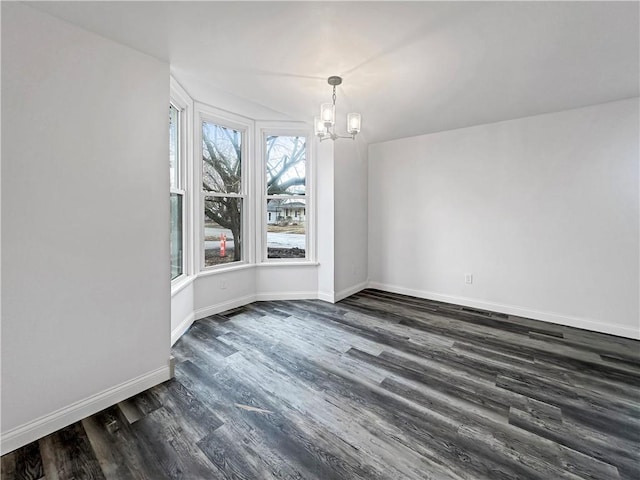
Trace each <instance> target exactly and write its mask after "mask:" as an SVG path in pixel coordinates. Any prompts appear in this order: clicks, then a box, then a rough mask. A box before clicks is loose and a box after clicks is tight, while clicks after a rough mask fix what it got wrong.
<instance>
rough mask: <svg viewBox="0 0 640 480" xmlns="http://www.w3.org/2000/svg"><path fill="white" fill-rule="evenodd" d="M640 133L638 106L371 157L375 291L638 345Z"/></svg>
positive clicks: (494, 127)
mask: <svg viewBox="0 0 640 480" xmlns="http://www.w3.org/2000/svg"><path fill="white" fill-rule="evenodd" d="M638 128H639V125H638V98H633V99H628V100H622V101H618V102H612V103H607V104H601V105H596V106H591V107H587V108H581V109H576V110H569V111H563V112H558V113H553V114H548V115H540V116H535V117H528V118H522V119H518V120H512V121H505V122H500V123H494V124H489V125H481V126H477V127H472V128H464V129H460V130H453V131H447V132H442V133H435V134H431V135H423V136H419V137H412V138H406V139H401V140H395V141H390V142H386V143H381V144H376V145H371V146H370V150H369V162H370V163H369V275H370V279H371V281H372V286H374V287H378V288H383V289H387V290H393V291H398V292H402V293H408V294H413V295H417V296H423V297H427V298H434V299H440V300H444V301H449V302H454V303H461V304H463V305H474V306H478V307H483V308H488V309H492V310H497V311H503V312H506V313H511V314H519V315H523V316H529V317H533V318H538V319H541V320H548V321H552V322H557V323H563V324H567V325H572V326H578V327H582V328H587V329H592V330H597V331H601V332H607V333H613V334H617V335H623V336H628V337H635V338H638V336H639V318H640V312H639V298H638V296H639V291H640V285H639V271H638V267H639V226H638V221H639V208H638V207H639V192H638V185H639V178H638V163H639V162H638V159H639V146H638V144H639V140H638V131H639V130H638ZM465 273H473V284H471V285H466V284H465V283H464V274H465Z"/></svg>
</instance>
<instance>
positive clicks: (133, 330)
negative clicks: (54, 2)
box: [2, 2, 170, 452]
mask: <svg viewBox="0 0 640 480" xmlns="http://www.w3.org/2000/svg"><path fill="white" fill-rule="evenodd" d="M168 97H169V68H168V65H166V64H164V63H162V62H160V61H157V60H155V59H153V58H151V57H149V56H146V55H144V54H141V53H139V52H137V51H134V50H132V49H130V48H127V47H124V46H122V45H120V44H116V43H114V42H112V41H109V40H106V39H104V38H102V37H99V36H97V35H94V34H92V33H88V32H87V31H84V30H82V29H79V28H76V27H74V26H71V25H70V24H67V23H64V22H62V21H59V20H57V19H55V18H53V17H50V16H48V15H46V14H43V13H40V12H38V11H35V10H33V9H31V8H29V7H27V6H24V5H21V4H18V3H13V2H3V3H2V119H3V122H2V140H3V142H2V223H3V225H2V226H3V228H2V246H3V249H2V297H3V303H2V435H3V443H2V449H3V452H6V451H7V450H9V449H11V448H15V447H16V446H18V445H19V444H20V443H24V442H25V441H29V440H33V439H35V438H37V437H39V436H41V435H43V434H46V433H49V431H53V430H55V429H57V428H60V427H61V426H64V424H66V423H70V422H71V421H74V420H77V419H79V418H82V417H83V416H86V415H88V414H90V413H93V411H95V410H97V409H100V408H104V407H105V406H106V405H105V402H106V403H107V404H109V403H114V402H116V401H119V400H121V399H123V398H126V396H129V395H132V394H135V393H137V391H141V390H144V389H145V388H147V387H149V386H151V384H154V383H158V382H159V381H161V380H163V379H166V378H167V376H168V367H167V359H168V356H169V335H170V304H169V301H170V299H169V263H168V262H166V261H165V262H163V261H159V259H163V258H167V252H168V251H169V236H168V233H167V225H168V224H169V205H168V202H169V196H168V194H167V186H168V184H169V179H168V174H169V172H168V169H167V163H166V158H167V146H168V130H167V123H166V118H167V101H168ZM96 395H97V397H96ZM120 397H121V398H120ZM76 402H80V403H76ZM60 409H62V410H60Z"/></svg>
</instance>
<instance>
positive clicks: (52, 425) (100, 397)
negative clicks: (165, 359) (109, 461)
mask: <svg viewBox="0 0 640 480" xmlns="http://www.w3.org/2000/svg"><path fill="white" fill-rule="evenodd" d="M169 378H170V374H169V365H168V364H167V365H166V366H164V367H161V368H158V369H156V370H153V371H151V372H148V373H145V374H144V375H140V376H139V377H136V378H133V379H131V380H129V381H126V382H124V383H121V384H120V385H116V386H115V387H112V388H108V389H107V390H104V391H102V392H100V393H98V394H96V395H92V396H90V397H88V398H85V399H84V400H80V401H78V402H75V403H72V404H71V405H69V406H67V407H64V408H61V409H59V410H56V411H55V412H52V413H49V414H47V415H44V416H42V417H40V418H37V419H36V420H33V421H31V422H27V423H25V424H23V425H20V426H18V427H16V428H12V429H11V430H9V431H7V432H3V433H2V441H1V444H0V452H1V454H2V455H4V454H6V453H9V452H12V451H13V450H15V449H17V448H20V447H22V446H24V445H27V444H28V443H31V442H33V441H34V440H37V439H39V438H42V437H44V436H46V435H49V434H50V433H53V432H55V431H56V430H59V429H61V428H64V427H66V426H68V425H71V424H72V423H74V422H77V421H79V420H82V419H83V418H86V417H88V416H90V415H93V414H94V413H97V412H99V411H100V410H104V409H105V408H108V407H110V406H112V405H115V404H116V403H118V402H121V401H123V400H126V399H127V398H129V397H132V396H133V395H137V394H138V393H140V392H143V391H144V390H147V389H148V388H151V387H154V386H155V385H158V384H159V383H162V382H164V381H167V380H169Z"/></svg>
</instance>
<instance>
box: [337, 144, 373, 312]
mask: <svg viewBox="0 0 640 480" xmlns="http://www.w3.org/2000/svg"><path fill="white" fill-rule="evenodd" d="M359 140H360V139H358V140H356V141H354V142H351V141H347V140H342V141H337V142H336V143H335V147H334V149H335V156H334V159H335V160H334V169H335V173H334V175H335V190H334V203H335V272H334V275H335V290H336V300H340V299H342V298H345V297H347V296H349V295H352V294H353V293H356V292H357V291H359V290H362V289H363V288H364V287H365V286H366V282H367V223H368V222H367V209H368V206H367V179H368V177H367V171H368V166H367V147H366V145H363V144H362V143H361V142H360V141H359Z"/></svg>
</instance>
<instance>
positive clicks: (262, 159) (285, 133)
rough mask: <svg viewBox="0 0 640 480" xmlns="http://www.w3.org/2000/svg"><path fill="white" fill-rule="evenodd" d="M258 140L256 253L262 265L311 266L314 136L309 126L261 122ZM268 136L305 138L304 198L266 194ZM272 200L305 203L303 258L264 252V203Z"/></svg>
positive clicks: (313, 260)
mask: <svg viewBox="0 0 640 480" xmlns="http://www.w3.org/2000/svg"><path fill="white" fill-rule="evenodd" d="M258 131H259V135H257V137H258V138H259V139H260V141H259V145H258V146H257V149H256V150H257V155H256V156H257V157H258V159H257V161H256V164H257V165H258V166H259V168H260V174H259V175H256V181H258V182H260V186H259V188H256V192H257V193H258V195H257V197H258V199H257V201H258V202H259V204H258V206H257V209H256V210H257V211H258V212H259V215H258V216H259V221H258V222H257V225H258V227H257V228H259V229H260V235H259V236H258V237H259V251H260V261H259V263H260V264H262V265H314V264H316V263H317V261H316V223H315V222H316V215H315V162H314V153H315V152H314V148H315V142H314V141H313V140H314V136H313V134H312V132H311V131H310V129H309V127H308V126H307V125H305V124H302V123H297V122H269V123H267V122H263V123H262V124H260V125H259V126H258ZM269 136H281V137H305V149H306V151H305V194H304V195H296V194H291V195H279V196H276V195H267V168H266V166H267V152H266V143H267V137H269ZM271 198H289V199H301V200H304V203H305V207H304V208H305V258H269V257H268V252H267V220H266V219H267V213H268V212H267V201H268V200H269V199H271Z"/></svg>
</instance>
